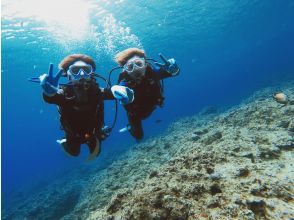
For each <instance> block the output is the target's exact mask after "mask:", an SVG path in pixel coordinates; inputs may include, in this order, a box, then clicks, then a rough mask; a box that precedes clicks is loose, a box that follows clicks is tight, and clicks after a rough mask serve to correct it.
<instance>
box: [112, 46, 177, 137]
mask: <svg viewBox="0 0 294 220" xmlns="http://www.w3.org/2000/svg"><path fill="white" fill-rule="evenodd" d="M160 57H161V59H162V60H163V62H164V64H161V63H157V62H156V63H155V64H156V65H157V66H153V65H151V64H150V63H147V61H146V55H145V52H144V51H143V50H140V49H138V48H129V49H126V50H124V51H122V52H120V53H118V54H117V55H116V58H115V59H116V62H117V63H118V64H119V65H120V66H121V67H123V72H122V73H121V74H120V76H119V80H118V83H119V85H121V86H127V87H129V88H131V89H132V90H133V91H134V101H133V102H131V103H127V104H126V105H124V107H125V109H126V111H127V116H128V120H129V125H128V126H127V127H126V128H124V129H121V131H125V130H129V131H130V133H131V135H132V136H133V137H134V138H135V139H137V140H140V139H142V138H143V128H142V120H143V119H146V118H147V117H149V116H150V115H151V113H152V112H153V111H154V109H155V108H156V106H157V105H158V106H160V107H162V106H163V101H164V97H163V94H162V93H163V91H162V85H161V80H162V79H165V78H168V77H172V76H177V75H178V74H179V72H180V69H179V67H178V66H177V64H176V61H175V59H173V58H172V59H169V60H167V59H165V58H164V57H163V56H162V55H160Z"/></svg>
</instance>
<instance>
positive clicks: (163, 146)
mask: <svg viewBox="0 0 294 220" xmlns="http://www.w3.org/2000/svg"><path fill="white" fill-rule="evenodd" d="M280 88H281V87H280ZM293 88H294V82H290V83H288V84H286V85H283V92H285V93H286V94H287V96H288V97H289V98H290V99H291V98H292V99H291V100H294V91H293ZM276 90H277V89H276V88H266V89H263V90H261V91H259V92H256V93H255V94H254V95H252V96H251V97H250V98H249V99H247V100H245V101H244V102H242V104H240V105H239V106H235V107H233V108H231V109H229V110H227V111H225V112H223V113H217V114H214V113H215V111H213V114H212V113H211V111H209V113H206V112H207V111H206V110H205V111H204V112H205V114H203V112H202V113H199V114H198V115H195V116H193V117H187V118H183V119H181V120H178V121H176V122H174V123H173V124H171V125H170V127H169V129H168V131H167V132H166V133H165V134H162V135H160V136H158V137H155V138H151V139H148V140H146V141H144V142H142V143H140V144H136V145H134V146H132V147H131V148H130V150H129V151H128V152H126V153H125V154H124V155H122V156H121V157H120V158H119V159H118V160H116V161H115V162H113V163H112V164H111V165H110V166H109V167H107V168H105V169H104V170H99V171H97V170H95V169H93V170H91V171H89V170H86V171H85V170H81V171H80V172H77V171H73V172H72V173H71V175H70V179H68V178H69V177H68V178H67V179H64V180H62V179H60V180H58V181H56V182H55V183H52V184H51V185H49V186H47V187H46V189H45V190H43V191H41V192H38V193H37V194H36V195H31V196H30V198H27V199H23V200H22V202H18V204H17V205H15V206H14V207H12V208H11V207H10V208H9V209H4V210H2V211H3V219H21V218H22V219H24V218H26V219H108V220H124V219H140V220H141V219H171V220H172V219H175V220H176V219H177V220H180V219H183V220H184V219H248V220H249V219H293V218H294V203H293V195H294V184H293V181H294V178H293V177H294V167H293V162H294V159H293V158H294V157H293V156H294V155H293V145H294V140H293V135H292V133H293V129H294V122H293V118H294V117H293V116H294V105H285V106H283V107H281V106H280V104H278V103H276V102H275V101H273V99H272V94H273V93H274V92H275V91H276Z"/></svg>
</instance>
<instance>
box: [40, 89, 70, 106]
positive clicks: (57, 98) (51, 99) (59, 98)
mask: <svg viewBox="0 0 294 220" xmlns="http://www.w3.org/2000/svg"><path fill="white" fill-rule="evenodd" d="M43 99H44V101H45V102H47V103H49V104H56V105H62V104H63V103H64V102H65V97H64V91H63V90H62V89H59V91H58V92H57V93H56V94H55V95H53V96H48V95H46V94H45V93H44V92H43Z"/></svg>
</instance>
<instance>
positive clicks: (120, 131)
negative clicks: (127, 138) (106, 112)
mask: <svg viewBox="0 0 294 220" xmlns="http://www.w3.org/2000/svg"><path fill="white" fill-rule="evenodd" d="M129 130H131V125H127V126H126V127H124V128H121V129H120V130H119V133H123V132H126V131H129Z"/></svg>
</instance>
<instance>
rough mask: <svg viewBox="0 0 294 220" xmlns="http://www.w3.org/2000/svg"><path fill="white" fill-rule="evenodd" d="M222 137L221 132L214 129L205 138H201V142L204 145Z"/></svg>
mask: <svg viewBox="0 0 294 220" xmlns="http://www.w3.org/2000/svg"><path fill="white" fill-rule="evenodd" d="M221 138H222V133H221V132H220V131H216V132H214V133H213V134H212V135H209V136H208V137H206V138H205V139H203V140H202V143H203V144H204V145H210V144H212V143H213V142H215V141H217V140H219V139H221Z"/></svg>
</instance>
